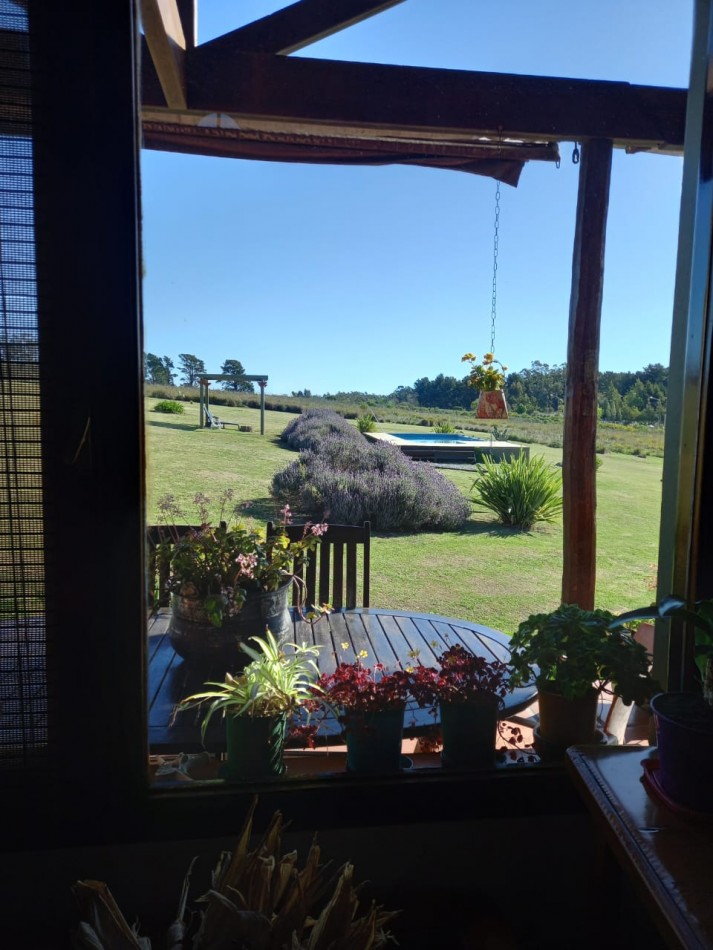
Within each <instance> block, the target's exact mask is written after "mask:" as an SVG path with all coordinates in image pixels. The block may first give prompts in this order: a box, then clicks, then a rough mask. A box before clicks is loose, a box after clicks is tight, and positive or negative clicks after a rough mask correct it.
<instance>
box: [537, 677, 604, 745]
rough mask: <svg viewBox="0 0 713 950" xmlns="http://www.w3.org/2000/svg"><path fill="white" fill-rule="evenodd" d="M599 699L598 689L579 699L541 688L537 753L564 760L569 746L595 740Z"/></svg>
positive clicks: (591, 690)
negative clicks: (566, 697) (565, 696)
mask: <svg viewBox="0 0 713 950" xmlns="http://www.w3.org/2000/svg"><path fill="white" fill-rule="evenodd" d="M598 702H599V693H598V692H597V691H596V690H595V689H590V690H589V692H588V693H586V694H585V695H584V696H579V697H577V698H576V699H565V698H564V696H562V695H561V694H560V693H554V692H550V691H548V690H541V691H540V692H539V694H538V705H539V716H540V722H539V726H538V728H537V730H536V731H535V736H534V747H535V751H536V752H537V753H538V755H540V756H541V757H542V758H543V759H547V760H550V761H552V760H556V759H562V758H564V754H565V751H566V749H568V748H569V746H571V745H580V744H585V745H586V744H588V743H592V742H595V741H596V727H597V704H598Z"/></svg>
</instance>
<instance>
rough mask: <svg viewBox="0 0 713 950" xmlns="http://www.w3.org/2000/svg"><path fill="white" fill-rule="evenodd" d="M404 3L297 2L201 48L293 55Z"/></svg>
mask: <svg viewBox="0 0 713 950" xmlns="http://www.w3.org/2000/svg"><path fill="white" fill-rule="evenodd" d="M398 3H403V0H298V2H297V3H293V4H291V5H290V6H289V7H285V8H284V9H282V10H277V11H276V12H275V13H271V14H270V15H269V16H265V17H262V18H261V19H260V20H255V21H254V22H253V23H248V24H247V25H246V26H241V27H240V29H237V30H233V31H232V32H230V33H226V34H225V35H224V36H218V37H216V39H214V40H210V41H209V42H208V43H205V44H204V47H205V48H206V49H211V50H216V49H220V48H223V49H231V50H236V49H244V50H249V51H251V52H253V53H282V54H286V53H294V52H295V51H296V50H298V49H303V48H304V47H305V46H309V45H310V43H316V42H317V40H323V39H324V38H325V37H326V36H331V35H332V34H333V33H337V32H338V31H339V30H344V29H346V28H347V27H349V26H353V25H354V24H355V23H359V22H360V21H361V20H365V19H367V17H371V16H374V14H375V13H381V12H382V11H383V10H388V9H389V7H394V6H396V5H397V4H398Z"/></svg>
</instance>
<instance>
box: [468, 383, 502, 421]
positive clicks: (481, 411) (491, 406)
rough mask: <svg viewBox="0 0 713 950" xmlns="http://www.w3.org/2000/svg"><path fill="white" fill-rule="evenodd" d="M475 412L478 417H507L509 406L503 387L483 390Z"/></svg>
mask: <svg viewBox="0 0 713 950" xmlns="http://www.w3.org/2000/svg"><path fill="white" fill-rule="evenodd" d="M475 414H476V416H477V417H478V419H507V417H508V406H507V403H506V402H505V393H504V392H503V391H502V389H495V390H492V391H490V392H487V391H483V392H481V394H480V396H478V408H477V410H476V413H475Z"/></svg>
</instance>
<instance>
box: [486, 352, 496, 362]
mask: <svg viewBox="0 0 713 950" xmlns="http://www.w3.org/2000/svg"><path fill="white" fill-rule="evenodd" d="M494 359H495V357H494V355H493V354H492V353H484V354H483V362H484V363H492V362H493V360H494Z"/></svg>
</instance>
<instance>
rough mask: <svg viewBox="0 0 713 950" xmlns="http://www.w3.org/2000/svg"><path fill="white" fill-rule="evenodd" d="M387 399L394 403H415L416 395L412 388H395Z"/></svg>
mask: <svg viewBox="0 0 713 950" xmlns="http://www.w3.org/2000/svg"><path fill="white" fill-rule="evenodd" d="M389 399H393V400H394V402H408V403H415V402H416V393H415V392H414V391H413V386H397V387H396V389H395V390H394V391H393V392H392V393H391V395H390V396H389Z"/></svg>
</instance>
